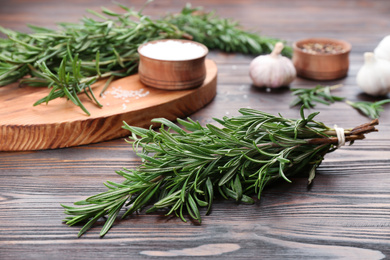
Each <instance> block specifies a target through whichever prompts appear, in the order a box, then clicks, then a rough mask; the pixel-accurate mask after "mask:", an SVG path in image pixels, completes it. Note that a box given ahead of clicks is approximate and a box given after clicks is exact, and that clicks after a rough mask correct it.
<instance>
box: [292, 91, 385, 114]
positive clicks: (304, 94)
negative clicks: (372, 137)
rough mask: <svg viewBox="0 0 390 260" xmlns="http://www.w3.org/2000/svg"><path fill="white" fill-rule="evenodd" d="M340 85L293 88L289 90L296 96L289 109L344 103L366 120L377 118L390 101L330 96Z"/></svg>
mask: <svg viewBox="0 0 390 260" xmlns="http://www.w3.org/2000/svg"><path fill="white" fill-rule="evenodd" d="M341 86H342V85H340V84H339V85H334V86H321V85H317V86H316V87H315V88H311V89H310V88H294V89H291V90H292V92H291V94H292V95H293V96H296V98H295V99H293V101H292V102H291V103H290V107H294V106H297V105H301V106H303V107H304V108H307V109H310V108H314V107H315V105H316V104H317V103H322V104H325V105H330V104H331V103H334V102H336V101H345V103H346V104H348V105H350V106H351V107H353V108H354V109H356V110H358V111H359V112H360V113H362V114H363V115H365V116H366V117H368V118H371V119H375V118H379V115H380V112H382V111H383V110H384V109H383V105H385V104H386V103H390V99H384V100H381V101H377V102H369V101H355V102H352V101H350V100H346V99H345V98H343V97H338V96H334V95H332V94H331V93H330V92H331V90H334V89H337V88H339V87H341Z"/></svg>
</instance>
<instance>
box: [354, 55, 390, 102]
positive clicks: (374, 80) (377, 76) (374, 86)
mask: <svg viewBox="0 0 390 260" xmlns="http://www.w3.org/2000/svg"><path fill="white" fill-rule="evenodd" d="M356 82H357V85H358V86H359V87H360V88H361V89H362V90H363V91H364V92H365V93H367V94H369V95H371V96H384V95H386V94H387V93H388V92H390V61H387V60H382V59H377V58H376V57H375V55H374V53H372V52H366V53H364V65H363V66H362V67H361V68H360V70H359V71H358V74H357V76H356Z"/></svg>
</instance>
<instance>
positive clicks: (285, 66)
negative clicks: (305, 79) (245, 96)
mask: <svg viewBox="0 0 390 260" xmlns="http://www.w3.org/2000/svg"><path fill="white" fill-rule="evenodd" d="M283 48H284V45H283V43H281V42H278V43H276V44H275V47H274V49H273V50H272V52H271V53H270V54H268V55H260V56H258V57H256V58H255V59H253V60H252V62H251V63H250V65H249V76H250V78H251V79H252V82H253V85H254V86H256V87H268V88H278V87H281V86H287V85H289V84H290V83H291V82H292V81H293V80H294V79H295V77H296V70H295V67H294V65H293V63H292V61H291V60H290V59H288V58H286V57H283V56H282V55H281V54H280V53H281V52H282V50H283Z"/></svg>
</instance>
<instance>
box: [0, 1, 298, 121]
mask: <svg viewBox="0 0 390 260" xmlns="http://www.w3.org/2000/svg"><path fill="white" fill-rule="evenodd" d="M119 6H120V7H121V8H122V9H123V10H124V13H117V12H114V11H111V10H109V9H107V8H104V7H103V8H102V12H101V13H98V12H95V11H92V10H88V12H89V13H91V14H92V15H94V16H96V17H97V19H93V18H87V17H84V18H83V19H82V20H81V23H79V24H74V23H59V26H60V28H59V29H58V30H51V29H47V28H43V27H38V26H30V28H31V29H32V31H33V33H31V34H26V33H20V32H16V31H12V30H8V29H5V28H3V27H1V26H0V32H2V33H3V34H5V35H7V36H8V39H0V86H4V85H7V84H9V83H12V82H16V81H18V80H20V79H21V78H23V77H24V76H26V75H31V76H32V78H29V79H26V80H23V81H22V83H24V84H29V85H33V86H40V87H41V86H45V87H49V88H52V91H51V92H50V94H49V95H48V97H44V98H42V99H41V100H39V101H37V102H36V103H35V104H40V103H42V102H48V101H50V100H52V99H54V98H58V97H64V96H66V97H67V98H68V99H69V100H72V101H73V102H74V103H75V104H76V105H78V106H80V107H81V108H82V109H83V110H84V111H85V112H86V113H87V114H89V112H88V111H86V110H85V108H84V107H83V105H82V104H81V103H80V102H78V100H79V99H78V98H77V97H76V96H77V94H79V93H81V92H85V93H87V92H90V94H92V92H91V91H89V89H90V85H91V84H92V83H93V82H95V81H96V80H99V79H102V78H109V80H108V81H107V82H111V80H112V79H113V78H114V77H124V76H128V75H131V74H133V73H136V72H137V66H138V61H139V56H138V53H137V48H138V46H139V45H141V44H143V43H145V42H147V41H151V40H157V39H166V38H189V39H194V40H196V41H200V42H202V43H204V44H205V45H206V46H208V47H209V48H217V49H220V50H224V51H232V52H244V53H267V52H270V50H271V49H272V48H271V46H272V45H273V44H274V42H276V41H279V40H278V39H270V38H265V37H264V38H263V37H260V36H259V35H256V34H254V33H249V32H246V31H244V30H242V29H240V28H239V26H238V24H237V23H235V22H231V21H230V20H228V19H224V18H219V17H217V16H215V15H214V13H202V14H201V13H198V12H197V10H198V8H195V9H192V8H191V7H190V6H186V7H184V8H183V9H182V11H181V12H180V13H178V14H176V15H167V16H165V17H162V18H161V19H155V20H153V19H151V18H150V17H148V16H146V15H144V14H142V10H143V8H142V9H141V10H140V11H138V12H136V11H134V10H133V9H131V8H128V7H126V6H123V5H119ZM285 54H286V55H290V56H291V49H289V48H286V53H285ZM64 57H67V58H65V59H64ZM76 57H77V58H76ZM74 59H77V60H78V64H77V69H76V70H75V68H76V67H75V65H74ZM65 89H67V90H69V91H68V92H69V93H67V90H65ZM86 90H87V91H86ZM54 93H56V94H54ZM92 100H94V102H95V103H96V104H97V105H98V106H100V104H98V102H97V100H96V99H94V98H92Z"/></svg>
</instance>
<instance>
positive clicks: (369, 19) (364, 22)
mask: <svg viewBox="0 0 390 260" xmlns="http://www.w3.org/2000/svg"><path fill="white" fill-rule="evenodd" d="M120 2H121V3H124V4H127V5H132V6H134V7H136V8H140V7H141V6H142V5H143V3H144V1H140V0H134V1H120ZM183 5H184V2H182V1H179V0H159V1H155V2H153V3H152V4H150V6H149V7H147V8H146V9H145V13H147V14H150V15H151V16H153V17H157V16H160V15H162V14H165V13H166V12H176V11H178V10H180V9H181V7H182V6H183ZM192 5H193V6H204V8H205V9H206V10H215V11H216V12H217V13H218V14H219V15H221V16H223V17H231V18H234V19H236V20H239V21H240V22H241V24H242V26H244V27H245V28H250V29H254V30H256V31H259V32H261V34H263V35H267V36H272V37H279V38H283V39H286V40H287V41H288V42H289V43H292V42H294V41H297V40H299V39H304V38H309V37H331V38H338V39H343V40H346V41H348V42H350V43H351V44H352V50H351V53H350V62H351V63H350V67H349V72H348V76H347V77H346V78H344V79H340V80H336V81H323V82H321V81H311V80H304V79H300V78H297V79H296V80H295V81H294V82H293V83H292V85H291V86H292V87H312V86H315V85H317V84H323V85H333V84H338V83H342V84H343V85H344V86H343V87H342V88H340V89H338V90H335V91H334V94H335V95H338V96H343V97H346V98H347V99H349V100H352V101H356V100H368V101H375V100H379V99H374V98H371V97H369V96H366V95H364V94H363V93H362V92H361V91H360V90H359V88H358V87H357V85H356V74H357V71H358V70H359V68H360V67H361V66H362V64H363V53H364V52H366V51H372V50H373V49H374V48H375V47H376V45H377V44H378V43H379V41H380V40H381V39H382V38H383V37H384V36H385V35H388V34H390V30H389V28H390V20H389V14H390V2H389V1H387V0H377V1H369V0H349V1H338V0H329V1H308V0H295V1H289V0H262V1H256V0H228V1H221V0H207V1H205V0H199V1H192ZM100 6H106V7H108V8H110V9H113V10H119V9H118V8H117V7H115V5H114V4H112V3H111V2H108V1H103V0H96V1H92V0H82V1H80V0H79V1H75V0H68V1H62V0H54V1H45V0H40V1H38V0H29V1H27V0H17V1H14V0H12V1H11V0H5V1H1V5H0V25H1V26H4V27H8V28H12V29H17V30H19V31H24V32H28V31H29V30H28V28H27V27H25V24H26V23H32V24H36V25H41V26H42V25H43V26H49V27H52V28H54V27H55V26H54V23H55V22H58V21H66V22H75V21H77V20H78V19H79V18H80V17H81V16H82V15H84V14H85V11H84V10H85V9H86V8H91V9H93V10H99V8H100ZM208 58H209V59H212V60H214V61H215V62H216V64H217V66H218V85H217V95H216V97H215V98H214V99H213V101H212V102H211V103H210V104H209V105H207V106H206V107H204V108H203V109H201V110H199V111H198V112H196V113H194V114H193V115H191V118H193V119H195V120H199V121H200V122H201V123H202V124H206V123H210V122H213V120H212V117H222V116H232V115H236V114H237V109H238V108H240V107H251V108H255V109H259V110H263V111H266V112H269V113H279V112H280V113H281V114H282V115H283V116H286V117H292V118H297V117H299V109H298V108H290V107H289V105H288V104H289V102H290V101H291V100H292V97H291V94H290V91H289V89H288V88H283V89H279V90H276V91H271V92H267V91H266V90H261V89H257V88H255V87H253V86H252V85H251V81H250V78H249V76H248V69H249V63H250V61H251V60H252V59H253V58H254V57H253V56H250V55H241V54H226V53H222V52H219V51H216V50H214V51H211V52H210V54H209V55H208ZM313 111H319V112H320V114H319V116H318V118H317V119H318V120H319V121H322V122H324V123H326V124H328V125H333V124H337V125H338V126H339V127H344V128H348V127H354V126H356V125H359V124H361V123H364V122H368V119H367V118H366V117H364V116H363V115H361V114H359V113H358V112H357V111H355V110H353V109H352V108H351V107H349V106H348V105H346V104H345V103H343V102H339V103H335V104H332V105H330V106H325V105H317V107H316V108H315V109H313V110H311V112H313ZM389 111H390V106H389V105H386V106H385V111H383V112H382V114H381V117H380V125H379V126H378V129H379V132H377V133H371V134H369V135H367V138H366V140H362V141H358V142H356V143H355V144H354V145H353V146H344V147H342V148H340V149H339V150H337V151H335V152H334V153H330V154H328V155H326V157H325V160H324V161H323V163H322V164H321V166H320V167H319V168H318V171H317V177H316V179H315V181H314V184H313V186H311V187H310V189H308V188H307V186H306V183H307V178H306V176H297V177H296V178H294V179H293V180H292V181H293V182H292V183H291V184H289V183H286V182H280V183H276V184H275V185H273V186H270V187H268V188H267V189H266V190H265V192H264V193H263V196H262V198H261V200H260V201H257V202H256V204H255V205H244V204H237V203H235V202H234V201H216V203H215V204H214V207H213V210H212V213H211V215H209V216H204V217H203V222H202V224H201V225H197V224H196V223H191V222H187V223H183V222H182V221H180V220H179V219H177V218H174V217H166V216H164V212H161V213H155V214H148V215H147V214H145V213H144V212H141V213H139V214H136V215H133V216H131V217H129V218H126V219H125V220H122V221H120V222H119V221H117V222H115V224H114V227H113V228H112V229H111V231H110V232H109V233H108V234H107V235H106V236H105V237H104V238H103V239H101V238H99V236H98V234H99V231H100V228H101V227H102V226H101V225H100V226H96V227H94V228H93V229H92V230H91V231H90V232H88V233H86V234H85V235H84V236H83V237H81V238H79V239H77V238H76V237H77V232H78V230H79V229H80V227H79V226H75V227H68V226H66V225H64V224H63V223H62V222H61V220H62V219H63V218H64V217H65V216H64V214H63V210H62V208H61V206H60V203H64V204H68V205H69V204H71V203H72V202H74V201H78V200H81V199H84V198H86V196H89V195H93V194H96V193H98V192H102V191H105V190H106V188H105V187H104V186H103V185H102V183H103V182H105V181H107V180H111V181H121V177H119V176H117V175H116V174H115V171H116V170H119V169H121V168H122V167H127V168H132V167H136V166H137V165H139V163H140V159H139V158H137V157H136V156H135V155H134V153H133V151H132V150H131V147H130V145H129V144H127V143H126V142H125V141H124V140H123V139H122V138H119V139H115V140H112V141H107V142H102V143H97V144H90V145H84V146H79V147H73V148H62V149H54V150H45V151H32V152H0V259H94V258H96V259H97V258H100V259H389V258H390V113H389ZM0 120H1V118H0ZM202 213H205V212H204V211H202Z"/></svg>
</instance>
